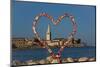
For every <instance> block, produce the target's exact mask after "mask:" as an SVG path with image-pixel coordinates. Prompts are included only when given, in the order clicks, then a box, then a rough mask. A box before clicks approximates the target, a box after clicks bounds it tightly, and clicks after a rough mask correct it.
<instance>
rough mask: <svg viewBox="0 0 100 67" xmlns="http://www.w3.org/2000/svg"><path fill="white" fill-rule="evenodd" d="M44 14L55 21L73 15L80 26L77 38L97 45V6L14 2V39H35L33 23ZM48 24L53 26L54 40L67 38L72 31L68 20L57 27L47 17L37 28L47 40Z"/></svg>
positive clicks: (42, 18) (41, 20)
mask: <svg viewBox="0 0 100 67" xmlns="http://www.w3.org/2000/svg"><path fill="white" fill-rule="evenodd" d="M42 12H46V13H48V14H49V15H51V16H53V17H54V19H55V20H56V19H57V18H58V17H59V16H61V15H63V14H64V13H69V14H72V15H73V16H74V17H75V21H76V23H77V26H78V28H77V33H76V35H75V37H76V38H81V39H82V40H83V41H86V42H87V43H88V44H89V45H95V23H96V22H95V6H82V5H71V4H66V5H65V4H49V3H37V2H19V1H13V3H12V37H28V38H32V37H34V33H33V32H32V22H33V20H34V17H35V16H36V15H38V14H39V13H42ZM48 24H50V25H51V33H52V38H57V37H63V38H67V37H68V34H69V33H70V32H71V31H72V25H71V22H70V20H69V19H68V18H64V19H63V20H62V21H61V23H59V24H58V25H57V26H55V25H53V24H52V23H51V21H50V20H49V19H47V18H46V17H41V19H40V20H39V23H38V25H37V27H36V28H37V31H38V32H39V35H40V36H41V38H45V35H46V31H47V26H48Z"/></svg>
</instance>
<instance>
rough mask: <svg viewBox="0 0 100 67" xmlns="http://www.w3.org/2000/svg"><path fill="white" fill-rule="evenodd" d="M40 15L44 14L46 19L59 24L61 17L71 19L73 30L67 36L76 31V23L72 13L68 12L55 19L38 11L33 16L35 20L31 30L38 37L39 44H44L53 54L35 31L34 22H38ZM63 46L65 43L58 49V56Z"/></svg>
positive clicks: (51, 52)
mask: <svg viewBox="0 0 100 67" xmlns="http://www.w3.org/2000/svg"><path fill="white" fill-rule="evenodd" d="M42 16H45V17H47V18H48V19H50V20H51V22H52V23H53V24H54V25H57V24H59V23H60V22H61V20H62V19H63V18H66V17H68V18H69V19H70V20H71V23H72V26H73V31H72V32H71V33H70V36H69V37H71V36H74V35H75V33H76V31H77V25H76V23H75V19H74V17H73V16H72V15H70V14H68V13H65V14H64V15H62V16H60V17H59V18H58V19H57V20H56V21H55V20H54V19H53V17H52V16H50V15H48V14H47V13H40V14H39V15H37V16H36V17H35V20H34V22H33V26H32V30H33V32H34V34H35V36H36V37H37V38H38V42H39V44H40V45H45V46H46V48H47V49H48V51H49V53H50V54H51V55H53V56H54V53H53V51H52V50H51V49H50V48H49V47H48V45H47V43H46V42H45V43H43V42H41V38H40V37H39V35H38V33H37V31H36V28H35V27H36V24H37V23H38V20H39V18H40V17H42ZM69 41H70V40H69ZM69 41H67V42H65V43H64V44H68V42H69ZM64 47H65V45H63V46H61V48H60V49H59V51H58V56H60V55H61V52H62V51H63V49H64Z"/></svg>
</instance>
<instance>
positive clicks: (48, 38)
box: [46, 25, 51, 41]
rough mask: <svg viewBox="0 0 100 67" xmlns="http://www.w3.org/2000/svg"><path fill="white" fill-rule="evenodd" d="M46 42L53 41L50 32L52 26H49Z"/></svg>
mask: <svg viewBox="0 0 100 67" xmlns="http://www.w3.org/2000/svg"><path fill="white" fill-rule="evenodd" d="M46 40H47V41H51V31H50V25H48V28H47V32H46Z"/></svg>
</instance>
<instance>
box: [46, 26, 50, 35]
mask: <svg viewBox="0 0 100 67" xmlns="http://www.w3.org/2000/svg"><path fill="white" fill-rule="evenodd" d="M49 32H50V24H48V29H47V33H49Z"/></svg>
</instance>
